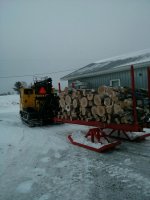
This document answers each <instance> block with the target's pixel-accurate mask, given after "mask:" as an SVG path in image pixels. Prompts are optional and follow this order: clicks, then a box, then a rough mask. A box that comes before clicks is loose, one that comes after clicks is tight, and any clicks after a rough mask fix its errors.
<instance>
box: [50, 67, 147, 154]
mask: <svg viewBox="0 0 150 200" xmlns="http://www.w3.org/2000/svg"><path fill="white" fill-rule="evenodd" d="M147 75H148V96H149V98H150V68H147ZM131 88H132V99H133V118H134V123H133V124H107V123H102V122H99V121H88V122H86V121H82V120H72V121H71V120H66V119H58V118H54V122H55V123H70V124H78V125H85V126H93V127H95V128H90V129H89V131H88V132H87V133H86V134H85V135H84V137H85V138H87V139H89V138H90V141H91V145H87V144H84V143H80V142H79V141H76V140H74V138H73V135H69V136H68V139H69V141H70V142H71V143H72V144H74V145H77V146H80V147H84V148H87V149H90V150H92V151H96V152H103V151H106V150H109V149H112V148H114V147H116V146H117V145H119V144H120V143H121V142H120V139H126V140H129V141H140V140H143V139H145V138H146V137H148V136H150V133H146V132H144V131H143V130H144V128H148V124H139V123H138V117H137V110H136V96H135V78H134V68H133V65H132V66H131ZM112 137H115V138H116V139H117V140H111V138H112ZM94 142H96V143H99V144H100V146H99V147H94V146H93V145H92V143H94Z"/></svg>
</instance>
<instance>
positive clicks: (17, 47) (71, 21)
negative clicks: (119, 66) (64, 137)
mask: <svg viewBox="0 0 150 200" xmlns="http://www.w3.org/2000/svg"><path fill="white" fill-rule="evenodd" d="M147 48H150V0H0V77H1V78H0V92H4V91H8V90H10V88H12V87H13V86H12V85H13V84H14V82H15V81H27V82H32V80H33V78H32V75H34V74H41V73H44V75H43V76H45V75H49V76H51V77H52V79H53V83H54V86H57V83H58V82H59V79H60V77H62V76H64V75H67V74H68V73H70V72H71V71H66V72H63V73H60V72H59V71H63V70H69V69H73V70H75V69H78V68H80V67H83V66H85V65H87V64H89V63H91V62H94V61H97V60H100V59H104V58H109V57H113V56H117V55H120V54H125V53H129V52H133V51H138V50H142V49H147ZM51 72H59V73H53V74H48V73H51ZM23 75H31V77H18V78H2V77H7V76H23Z"/></svg>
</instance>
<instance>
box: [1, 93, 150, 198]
mask: <svg viewBox="0 0 150 200" xmlns="http://www.w3.org/2000/svg"><path fill="white" fill-rule="evenodd" d="M80 130H83V131H85V130H88V127H85V126H78V125H67V124H63V125H51V126H47V127H35V128H29V127H26V126H25V125H24V124H22V122H21V120H20V118H19V96H17V95H9V96H0V200H59V199H61V200H107V199H108V200H110V199H111V200H121V199H122V200H127V199H133V200H141V199H143V200H149V199H150V138H148V139H146V141H144V142H141V143H131V142H123V143H122V144H121V145H120V147H119V148H117V149H116V150H114V151H110V152H107V153H103V154H99V153H96V152H92V151H88V150H86V149H83V148H80V147H76V146H73V145H71V144H70V143H69V142H68V140H67V135H68V134H70V133H71V132H74V131H80Z"/></svg>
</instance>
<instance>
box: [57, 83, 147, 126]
mask: <svg viewBox="0 0 150 200" xmlns="http://www.w3.org/2000/svg"><path fill="white" fill-rule="evenodd" d="M137 92H138V91H137ZM139 93H140V95H142V94H143V95H142V98H141V96H140V98H139V99H138V100H137V105H136V106H137V107H136V109H137V112H138V120H139V121H140V120H142V119H143V115H144V114H145V113H146V112H149V105H148V104H146V105H143V98H144V99H146V98H147V92H145V91H142V92H141V91H140V92H139ZM59 98H60V99H59V105H60V112H59V113H58V118H61V119H69V120H85V121H100V122H104V123H108V124H110V123H117V124H132V123H133V122H134V118H133V100H132V99H133V98H132V91H131V89H129V88H113V87H108V86H100V87H99V88H98V90H97V91H96V90H91V89H84V90H81V89H80V90H75V89H73V90H71V91H69V90H68V89H67V88H66V89H65V90H64V91H63V92H61V93H60V94H59Z"/></svg>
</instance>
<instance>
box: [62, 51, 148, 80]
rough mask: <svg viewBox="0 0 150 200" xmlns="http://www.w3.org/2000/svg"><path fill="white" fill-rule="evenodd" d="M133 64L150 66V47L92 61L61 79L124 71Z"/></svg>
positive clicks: (135, 65)
mask: <svg viewBox="0 0 150 200" xmlns="http://www.w3.org/2000/svg"><path fill="white" fill-rule="evenodd" d="M131 65H134V67H144V66H147V65H149V66H150V49H147V50H142V51H138V52H134V53H130V54H126V55H121V56H116V57H113V58H109V59H104V60H100V61H97V62H94V63H90V64H89V65H86V66H85V67H82V68H80V69H78V70H76V71H74V72H72V73H70V74H68V75H66V76H64V77H62V78H61V80H73V79H77V78H84V77H91V76H96V75H100V74H106V73H112V72H117V71H122V70H126V69H129V68H130V66H131Z"/></svg>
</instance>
